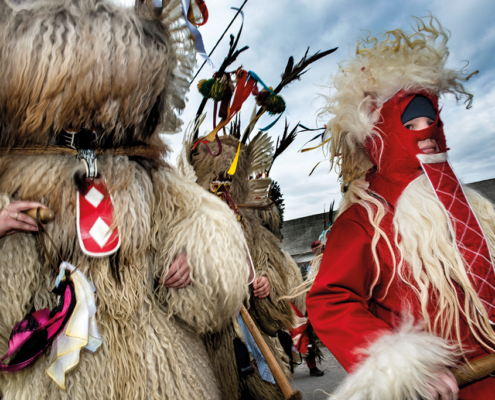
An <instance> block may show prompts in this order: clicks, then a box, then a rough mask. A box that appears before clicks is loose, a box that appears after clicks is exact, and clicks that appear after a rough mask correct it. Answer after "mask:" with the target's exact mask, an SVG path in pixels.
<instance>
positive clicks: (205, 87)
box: [198, 79, 215, 99]
mask: <svg viewBox="0 0 495 400" xmlns="http://www.w3.org/2000/svg"><path fill="white" fill-rule="evenodd" d="M214 83H215V79H201V80H200V81H199V82H198V90H199V93H201V94H202V95H203V97H206V98H207V99H209V98H210V90H211V87H212V86H213V84H214Z"/></svg>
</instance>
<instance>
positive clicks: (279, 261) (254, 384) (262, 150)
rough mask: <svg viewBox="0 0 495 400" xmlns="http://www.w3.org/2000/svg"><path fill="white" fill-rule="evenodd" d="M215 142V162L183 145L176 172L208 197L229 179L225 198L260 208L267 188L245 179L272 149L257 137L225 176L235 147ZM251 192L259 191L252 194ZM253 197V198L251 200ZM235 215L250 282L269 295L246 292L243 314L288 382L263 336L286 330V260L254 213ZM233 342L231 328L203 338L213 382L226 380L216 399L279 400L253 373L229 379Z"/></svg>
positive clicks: (227, 140)
mask: <svg viewBox="0 0 495 400" xmlns="http://www.w3.org/2000/svg"><path fill="white" fill-rule="evenodd" d="M220 140H221V142H222V154H221V155H219V156H218V157H212V156H211V155H210V154H209V153H208V151H207V150H206V148H205V145H204V144H200V145H199V146H198V147H196V150H194V151H191V148H192V143H191V141H190V140H189V141H187V140H186V141H185V142H184V148H183V151H182V153H181V155H180V156H179V161H178V165H179V167H180V169H181V172H182V173H183V174H184V175H185V176H188V177H189V179H192V180H195V181H197V183H198V184H199V185H201V186H202V187H203V188H204V189H206V191H208V192H209V191H210V183H211V182H213V181H215V180H220V181H225V180H226V179H230V180H231V192H230V193H231V195H232V197H233V198H234V200H235V201H236V203H237V204H245V203H252V202H254V200H255V197H257V196H258V197H262V200H259V199H258V200H257V201H258V202H265V203H266V201H265V200H263V196H265V197H266V196H267V194H268V192H267V189H268V187H269V184H268V185H267V184H266V182H265V180H264V179H261V180H260V181H263V182H261V183H260V182H253V180H251V181H250V180H249V176H251V174H253V173H257V172H260V170H263V169H264V168H266V167H267V166H268V165H269V161H271V156H270V154H269V152H270V151H272V144H271V142H270V141H269V140H268V139H267V136H266V135H265V134H261V133H260V134H258V135H257V136H255V137H254V138H253V140H252V141H251V142H250V143H249V145H243V144H241V150H240V155H239V161H238V165H237V170H236V173H235V174H234V175H233V176H230V175H228V174H227V171H228V170H229V168H230V165H231V164H232V161H233V159H234V157H235V154H236V151H237V147H238V144H239V141H238V139H236V138H235V137H233V136H221V137H220ZM208 146H209V147H210V150H211V151H212V152H213V154H217V153H218V145H217V143H216V142H212V143H209V144H208ZM187 164H190V165H192V167H193V168H194V173H195V177H193V176H192V172H191V170H190V167H189V166H188V165H187ZM257 189H260V190H259V191H257ZM206 191H205V194H206V195H207V196H211V197H213V194H212V193H207V192H206ZM253 193H257V196H256V195H254V194H253ZM239 210H240V212H241V214H242V216H243V219H242V221H241V223H240V224H239V226H240V227H242V230H243V232H244V235H245V237H246V241H247V243H248V248H249V251H250V254H251V257H252V260H253V264H254V268H255V271H256V276H266V277H267V278H268V280H269V282H270V295H269V296H268V297H267V298H265V299H258V298H256V297H254V294H253V293H252V291H251V296H250V300H249V311H250V313H251V316H252V317H253V320H254V321H255V323H256V324H257V325H258V328H260V330H261V333H262V336H263V338H264V340H265V342H266V343H267V345H268V347H269V348H270V350H271V352H272V353H273V355H274V356H275V358H276V360H277V362H278V363H279V365H280V366H281V367H282V370H283V371H284V373H285V375H286V376H288V377H289V376H290V367H289V360H288V357H287V355H286V354H285V352H284V350H283V348H282V346H281V345H280V342H279V340H278V338H277V337H270V336H269V335H272V334H275V332H276V331H277V330H278V329H284V328H290V327H291V325H292V309H291V307H290V304H289V302H288V301H287V300H286V299H284V300H282V299H281V298H282V297H283V296H284V295H286V294H287V293H288V288H289V286H288V285H289V281H288V271H287V262H286V258H285V255H284V254H283V253H282V251H281V249H280V239H279V238H277V237H276V236H275V235H274V234H273V233H272V232H270V231H269V230H268V229H266V228H264V227H263V226H262V221H261V219H260V216H259V214H258V211H256V210H253V209H250V208H240V209H239ZM232 214H233V213H232ZM233 338H234V337H233V334H232V328H226V329H225V330H224V331H223V332H222V333H221V335H220V336H219V335H218V334H213V335H206V336H205V338H204V340H205V344H206V347H207V349H208V353H209V356H210V359H211V361H212V364H213V365H214V367H215V368H216V375H217V377H218V379H222V380H229V381H228V382H224V381H222V383H221V390H222V399H223V400H232V399H238V398H240V396H241V393H245V394H249V396H251V397H252V398H256V399H265V398H266V399H280V400H282V399H283V398H284V397H283V394H282V392H281V391H280V389H279V388H278V386H276V385H272V384H270V383H268V382H265V381H263V380H262V379H261V378H260V376H259V374H258V373H257V372H256V375H250V376H248V377H246V378H244V379H243V380H241V381H240V382H239V380H238V378H237V376H236V374H235V373H234V371H236V367H235V366H236V363H235V355H234V353H233V352H232V351H230V352H229V351H226V348H225V346H229V348H230V346H231V343H230V342H231V341H232V340H233ZM233 387H238V388H239V391H238V392H234V391H233V389H232V388H233ZM235 393H237V395H236V394H235ZM236 396H237V397H236Z"/></svg>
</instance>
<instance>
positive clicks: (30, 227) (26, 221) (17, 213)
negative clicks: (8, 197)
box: [0, 201, 48, 237]
mask: <svg viewBox="0 0 495 400" xmlns="http://www.w3.org/2000/svg"><path fill="white" fill-rule="evenodd" d="M38 207H41V208H48V207H47V206H45V205H44V204H41V203H38V202H36V201H13V202H12V203H10V205H9V206H8V207H5V208H4V209H3V210H1V211H0V237H2V236H7V235H12V234H13V233H16V232H18V231H31V232H37V231H38V225H37V224H36V221H35V220H34V219H33V218H31V217H28V216H27V215H26V214H23V213H22V211H26V210H29V209H30V208H38Z"/></svg>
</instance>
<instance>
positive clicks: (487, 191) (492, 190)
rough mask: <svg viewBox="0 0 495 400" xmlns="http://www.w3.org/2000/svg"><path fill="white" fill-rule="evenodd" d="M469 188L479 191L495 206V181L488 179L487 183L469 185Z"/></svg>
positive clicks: (480, 182)
mask: <svg viewBox="0 0 495 400" xmlns="http://www.w3.org/2000/svg"><path fill="white" fill-rule="evenodd" d="M467 186H469V187H470V188H472V189H474V190H477V191H478V192H479V193H481V194H482V195H483V196H485V197H486V198H487V199H488V200H490V201H491V202H492V203H493V204H495V179H487V180H486V181H479V182H473V183H468V184H467Z"/></svg>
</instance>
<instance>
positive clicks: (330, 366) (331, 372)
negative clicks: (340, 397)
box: [290, 347, 347, 400]
mask: <svg viewBox="0 0 495 400" xmlns="http://www.w3.org/2000/svg"><path fill="white" fill-rule="evenodd" d="M322 352H323V354H324V356H325V360H324V361H323V362H322V363H321V365H320V364H318V368H320V369H321V370H323V371H325V375H323V376H321V377H316V376H310V375H309V369H308V367H306V363H303V364H301V365H299V366H297V367H296V370H295V371H294V377H293V379H292V380H291V381H290V383H291V385H292V387H293V388H294V390H299V391H301V392H302V393H303V395H304V399H305V400H326V398H327V394H325V393H324V392H326V393H332V392H333V391H334V390H335V388H336V387H337V386H338V385H339V384H340V382H342V380H343V379H344V378H345V377H346V376H347V372H345V370H344V368H342V367H341V365H340V364H339V362H338V361H337V360H336V359H335V357H334V356H333V355H332V353H330V352H329V351H328V349H327V348H326V347H322Z"/></svg>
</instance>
